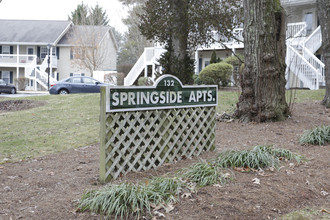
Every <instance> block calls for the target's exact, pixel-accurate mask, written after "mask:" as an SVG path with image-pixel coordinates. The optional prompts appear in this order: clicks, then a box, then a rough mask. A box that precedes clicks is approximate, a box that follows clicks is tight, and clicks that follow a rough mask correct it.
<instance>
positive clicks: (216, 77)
mask: <svg viewBox="0 0 330 220" xmlns="http://www.w3.org/2000/svg"><path fill="white" fill-rule="evenodd" d="M232 72H233V66H232V65H230V64H228V63H225V62H221V63H214V64H210V65H208V66H207V67H205V68H204V69H203V70H202V71H201V72H200V73H199V77H198V78H199V79H198V80H199V81H201V84H207V85H219V86H223V87H225V86H227V85H228V83H229V82H230V76H231V74H232ZM195 81H196V80H195Z"/></svg>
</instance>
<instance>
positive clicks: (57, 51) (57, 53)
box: [56, 47, 60, 60]
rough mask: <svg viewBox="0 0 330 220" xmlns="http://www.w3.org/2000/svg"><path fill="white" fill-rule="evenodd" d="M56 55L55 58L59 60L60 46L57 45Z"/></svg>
mask: <svg viewBox="0 0 330 220" xmlns="http://www.w3.org/2000/svg"><path fill="white" fill-rule="evenodd" d="M56 56H57V59H58V60H59V59H60V48H59V47H56Z"/></svg>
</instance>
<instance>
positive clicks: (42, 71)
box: [35, 55, 57, 89]
mask: <svg viewBox="0 0 330 220" xmlns="http://www.w3.org/2000/svg"><path fill="white" fill-rule="evenodd" d="M38 67H39V68H36V69H35V70H36V81H37V82H38V83H39V84H40V85H41V86H42V87H44V88H45V89H48V73H47V72H46V70H47V68H48V55H47V56H46V57H45V59H44V61H43V62H42V63H41V65H40V66H38ZM56 81H57V80H56V79H55V78H54V77H52V76H51V74H49V84H52V83H53V82H56Z"/></svg>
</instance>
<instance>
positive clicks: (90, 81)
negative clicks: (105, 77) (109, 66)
mask: <svg viewBox="0 0 330 220" xmlns="http://www.w3.org/2000/svg"><path fill="white" fill-rule="evenodd" d="M82 79H83V82H84V83H86V84H95V83H96V82H97V81H96V80H93V79H91V78H87V77H83V78H82Z"/></svg>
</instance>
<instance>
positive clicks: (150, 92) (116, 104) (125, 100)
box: [106, 75, 218, 112]
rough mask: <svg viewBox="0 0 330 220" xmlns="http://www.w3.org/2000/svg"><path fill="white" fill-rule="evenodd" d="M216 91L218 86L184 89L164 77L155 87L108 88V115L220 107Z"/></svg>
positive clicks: (178, 83)
mask: <svg viewBox="0 0 330 220" xmlns="http://www.w3.org/2000/svg"><path fill="white" fill-rule="evenodd" d="M217 91H218V87H217V86H216V85H212V86H211V85H207V86H183V85H182V83H181V81H180V80H179V79H178V78H177V77H175V76H172V75H164V76H162V77H160V78H159V79H158V80H157V81H156V83H155V85H154V86H131V87H107V89H106V97H107V98H106V112H121V111H138V110H152V109H170V108H187V107H208V106H217V104H218V97H217Z"/></svg>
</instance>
